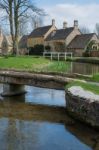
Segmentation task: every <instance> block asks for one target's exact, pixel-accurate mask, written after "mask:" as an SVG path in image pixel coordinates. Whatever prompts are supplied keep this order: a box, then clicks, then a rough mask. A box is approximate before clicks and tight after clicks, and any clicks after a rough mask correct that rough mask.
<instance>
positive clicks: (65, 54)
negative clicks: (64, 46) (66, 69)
mask: <svg viewBox="0 0 99 150" xmlns="http://www.w3.org/2000/svg"><path fill="white" fill-rule="evenodd" d="M66 55H67V53H65V61H66Z"/></svg>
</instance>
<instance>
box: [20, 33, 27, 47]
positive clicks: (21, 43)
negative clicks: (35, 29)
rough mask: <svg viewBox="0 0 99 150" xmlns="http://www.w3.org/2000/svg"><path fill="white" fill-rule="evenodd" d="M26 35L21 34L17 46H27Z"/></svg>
mask: <svg viewBox="0 0 99 150" xmlns="http://www.w3.org/2000/svg"><path fill="white" fill-rule="evenodd" d="M27 39H28V35H23V36H22V38H21V39H20V41H19V48H27Z"/></svg>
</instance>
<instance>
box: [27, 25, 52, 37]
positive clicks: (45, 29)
mask: <svg viewBox="0 0 99 150" xmlns="http://www.w3.org/2000/svg"><path fill="white" fill-rule="evenodd" d="M51 27H52V25H49V26H44V27H39V28H36V29H34V30H33V32H31V33H30V35H29V37H30V38H36V37H43V36H44V35H45V34H46V33H47V32H48V30H49V29H50V28H51Z"/></svg>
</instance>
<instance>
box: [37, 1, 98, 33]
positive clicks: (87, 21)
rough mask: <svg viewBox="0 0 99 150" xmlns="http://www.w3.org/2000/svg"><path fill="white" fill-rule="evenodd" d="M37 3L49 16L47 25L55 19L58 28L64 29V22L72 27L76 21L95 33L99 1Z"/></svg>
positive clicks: (46, 19) (46, 20) (45, 22)
mask: <svg viewBox="0 0 99 150" xmlns="http://www.w3.org/2000/svg"><path fill="white" fill-rule="evenodd" d="M35 3H36V5H37V6H39V7H41V8H43V9H44V10H45V12H46V13H47V14H48V16H47V17H45V20H44V24H45V25H47V24H50V23H51V19H52V18H54V19H55V20H56V25H57V26H58V28H61V27H62V24H63V21H67V22H68V26H72V25H73V20H74V19H76V20H78V21H79V25H80V26H86V27H88V28H90V29H91V30H92V31H93V30H94V28H95V24H96V23H99V0H35Z"/></svg>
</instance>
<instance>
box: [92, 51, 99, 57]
mask: <svg viewBox="0 0 99 150" xmlns="http://www.w3.org/2000/svg"><path fill="white" fill-rule="evenodd" d="M90 56H91V57H99V51H98V50H94V51H91V52H90Z"/></svg>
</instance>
